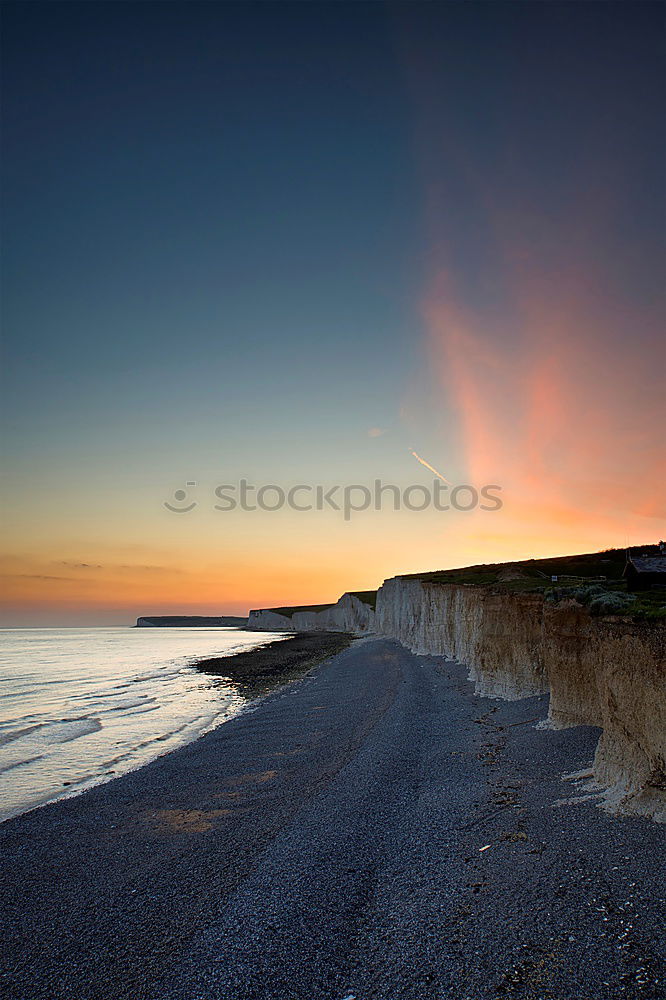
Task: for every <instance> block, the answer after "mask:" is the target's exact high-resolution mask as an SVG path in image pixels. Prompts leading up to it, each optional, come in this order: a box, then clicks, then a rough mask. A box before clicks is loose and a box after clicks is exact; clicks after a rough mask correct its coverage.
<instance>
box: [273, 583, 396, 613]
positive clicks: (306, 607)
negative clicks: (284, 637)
mask: <svg viewBox="0 0 666 1000" xmlns="http://www.w3.org/2000/svg"><path fill="white" fill-rule="evenodd" d="M349 593H350V594H351V596H352V597H357V598H358V599H359V601H362V602H363V604H368V605H369V606H370V607H371V608H373V610H374V607H375V605H376V603H377V591H376V590H350V591H349ZM335 603H337V602H335ZM335 603H333V604H302V605H300V606H299V607H294V608H264V610H265V611H272V612H273V613H274V614H276V615H284V617H285V618H292V617H293V616H294V615H295V614H296V612H300V611H311V612H315V613H317V612H319V611H328V609H329V608H334V607H335Z"/></svg>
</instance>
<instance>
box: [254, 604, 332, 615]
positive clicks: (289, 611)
mask: <svg viewBox="0 0 666 1000" xmlns="http://www.w3.org/2000/svg"><path fill="white" fill-rule="evenodd" d="M332 607H333V605H332V604H301V605H300V606H299V607H295V608H265V609H264V610H266V611H273V612H274V613H275V614H276V615H284V617H285V618H292V617H293V616H294V615H295V614H296V612H297V611H315V612H316V611H328V609H329V608H332Z"/></svg>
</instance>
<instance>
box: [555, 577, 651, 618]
mask: <svg viewBox="0 0 666 1000" xmlns="http://www.w3.org/2000/svg"><path fill="white" fill-rule="evenodd" d="M565 598H570V599H571V598H573V600H574V601H578V603H579V604H582V605H583V606H584V607H586V608H588V609H589V612H590V614H591V615H595V616H597V615H622V614H628V613H629V612H630V611H632V610H633V608H632V605H633V604H634V602H635V600H636V598H635V596H634V595H633V594H622V593H619V592H618V591H616V590H606V588H605V587H603V586H602V585H601V584H599V583H592V584H589V585H587V586H583V587H573V588H566V587H553V588H552V589H551V590H548V591H547V592H546V595H545V599H546V600H547V601H549V602H553V603H557V602H558V601H563V600H565Z"/></svg>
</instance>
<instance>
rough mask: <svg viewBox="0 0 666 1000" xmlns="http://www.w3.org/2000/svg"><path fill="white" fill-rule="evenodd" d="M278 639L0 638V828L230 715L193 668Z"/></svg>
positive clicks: (223, 691) (223, 689)
mask: <svg viewBox="0 0 666 1000" xmlns="http://www.w3.org/2000/svg"><path fill="white" fill-rule="evenodd" d="M276 638H279V636H276V635H273V634H271V633H266V632H263V633H261V634H260V635H256V634H252V633H250V632H242V631H240V630H238V629H232V628H228V629H210V630H208V629H200V628H189V629H188V628H163V629H162V628H154V629H151V628H147V629H136V628H78V629H76V628H65V629H3V630H1V631H0V821H2V820H5V819H9V818H10V817H11V816H16V815H17V814H18V813H21V812H25V811H26V810H27V809H31V808H33V807H34V806H37V805H41V804H42V803H44V802H49V801H51V800H53V799H57V798H62V797H63V796H64V795H69V794H72V793H73V792H78V791H82V790H83V789H84V788H88V787H90V786H91V785H93V784H98V783H99V782H100V781H108V780H110V779H111V778H113V777H116V776H117V775H119V774H123V773H125V772H126V771H129V770H131V769H133V768H135V767H138V766H139V765H141V764H145V763H146V762H147V761H149V760H152V758H154V757H157V756H158V755H159V754H162V753H165V752H166V751H167V750H172V749H173V748H174V747H177V746H180V745H181V744H183V743H187V742H188V741H190V740H192V739H194V738H195V737H197V736H200V735H201V733H203V732H205V731H206V730H207V729H210V728H211V727H212V726H214V725H215V724H217V723H219V722H222V721H224V720H225V719H227V718H230V717H231V716H233V715H236V714H237V713H238V712H239V711H240V710H241V708H242V707H243V705H244V704H246V701H245V699H244V698H243V697H242V696H241V695H239V694H238V692H237V691H236V690H235V689H234V687H233V685H231V684H230V683H228V682H225V681H224V680H222V679H220V678H216V677H209V676H206V675H205V674H201V673H199V672H198V671H197V670H195V669H194V668H193V667H192V666H191V662H192V660H195V659H198V658H199V657H202V656H210V655H214V654H218V655H220V656H227V655H229V654H231V653H235V652H238V651H239V650H242V649H253V648H256V647H257V646H262V645H264V644H265V643H267V642H271V641H272V640H274V639H276Z"/></svg>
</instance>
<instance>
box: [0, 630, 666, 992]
mask: <svg viewBox="0 0 666 1000" xmlns="http://www.w3.org/2000/svg"><path fill="white" fill-rule="evenodd" d="M471 692H472V689H471V685H470V684H469V683H468V682H467V681H466V679H465V671H464V670H463V668H462V667H460V666H459V665H456V664H451V663H447V662H445V661H443V660H441V659H439V658H424V657H416V656H413V655H411V654H410V653H408V652H407V651H406V650H404V649H403V648H402V647H401V646H399V645H398V644H396V643H393V642H389V641H387V640H383V639H364V640H360V641H357V642H355V643H354V644H353V646H352V647H351V648H349V649H348V650H346V651H345V652H342V653H340V654H339V655H337V656H336V657H335V658H334V659H333V660H330V661H328V662H326V663H323V664H321V665H320V666H318V667H317V668H316V669H315V670H314V671H313V672H312V673H310V674H309V675H308V676H307V677H305V679H303V680H301V681H299V682H296V683H294V684H291V685H288V686H287V687H285V688H282V689H280V690H278V691H275V692H273V693H272V694H270V695H268V696H267V697H265V698H263V699H261V700H260V701H258V702H256V703H255V707H254V708H253V709H252V710H250V711H247V712H246V713H245V714H243V715H241V716H239V717H237V718H235V719H232V720H230V721H229V722H227V723H225V724H224V725H222V726H220V727H219V728H217V729H216V730H214V731H213V732H211V733H209V734H207V735H206V736H204V737H202V738H201V739H199V740H197V741H196V742H195V743H192V744H189V745H188V746H185V747H183V748H181V749H180V750H177V751H174V752H173V753H170V754H168V755H166V756H165V757H162V758H159V759H158V760H156V761H154V762H153V763H151V764H149V765H147V766H146V767H144V768H141V769H140V770H138V771H136V772H133V773H131V774H129V775H125V776H123V777H122V778H119V779H117V780H115V781H112V782H110V783H108V784H106V785H102V786H100V787H98V788H94V789H92V790H90V791H88V792H86V793H84V794H83V795H81V796H78V797H76V798H74V799H68V800H63V801H61V802H57V803H53V804H51V805H48V806H46V807H44V808H42V809H38V810H35V811H33V812H31V813H28V814H26V815H24V816H20V817H17V818H16V819H14V820H10V821H9V822H7V823H5V824H3V825H2V826H0V852H1V855H2V859H3V863H2V871H1V874H0V885H1V890H2V898H3V914H4V928H3V937H2V953H3V954H2V957H3V963H2V964H3V970H4V971H3V974H2V978H0V983H1V984H2V987H3V989H4V995H5V996H7V997H9V998H12V1000H15V998H20V1000H41V998H48V1000H70V998H71V1000H74V998H81V1000H98V998H105V1000H107V998H108V1000H124V998H132V1000H218V998H219V1000H222V998H225V1000H226V998H229V1000H232V998H233V1000H254V998H257V1000H320V998H321V1000H344V998H347V1000H351V998H354V1000H370V998H373V1000H403V998H404V1000H427V998H444V997H447V998H449V997H451V998H455V1000H486V998H488V1000H503V998H539V1000H574V998H576V1000H592V998H594V1000H611V998H613V1000H615V998H617V997H622V996H625V997H629V998H632V1000H634V998H645V1000H654V998H657V997H659V998H663V996H664V987H663V983H664V969H663V948H662V945H663V914H664V908H663V899H662V898H660V893H661V894H662V895H663V885H664V880H663V875H664V869H663V860H662V859H663V827H659V826H658V825H656V824H654V823H652V822H650V821H649V820H645V819H641V818H614V817H611V816H609V815H607V814H606V813H605V812H604V811H603V810H602V809H600V808H598V805H597V800H596V799H587V798H583V796H582V795H578V794H577V793H576V789H575V787H573V786H572V784H571V782H568V781H564V780H562V776H563V775H564V774H565V773H567V772H572V771H577V770H583V769H585V768H586V767H589V765H590V763H591V760H592V757H593V753H594V747H595V744H596V740H597V737H598V731H597V730H593V729H587V728H577V729H571V730H565V731H559V732H552V731H547V730H546V731H537V730H536V729H535V720H538V719H541V718H544V717H545V715H546V711H547V699H546V698H529V699H525V700H523V701H520V702H513V703H507V702H496V701H491V700H489V699H481V698H475V697H474V696H473V694H472V693H471ZM565 799H569V800H571V799H573V800H574V802H575V804H570V805H557V804H556V803H558V802H562V801H563V800H565Z"/></svg>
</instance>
